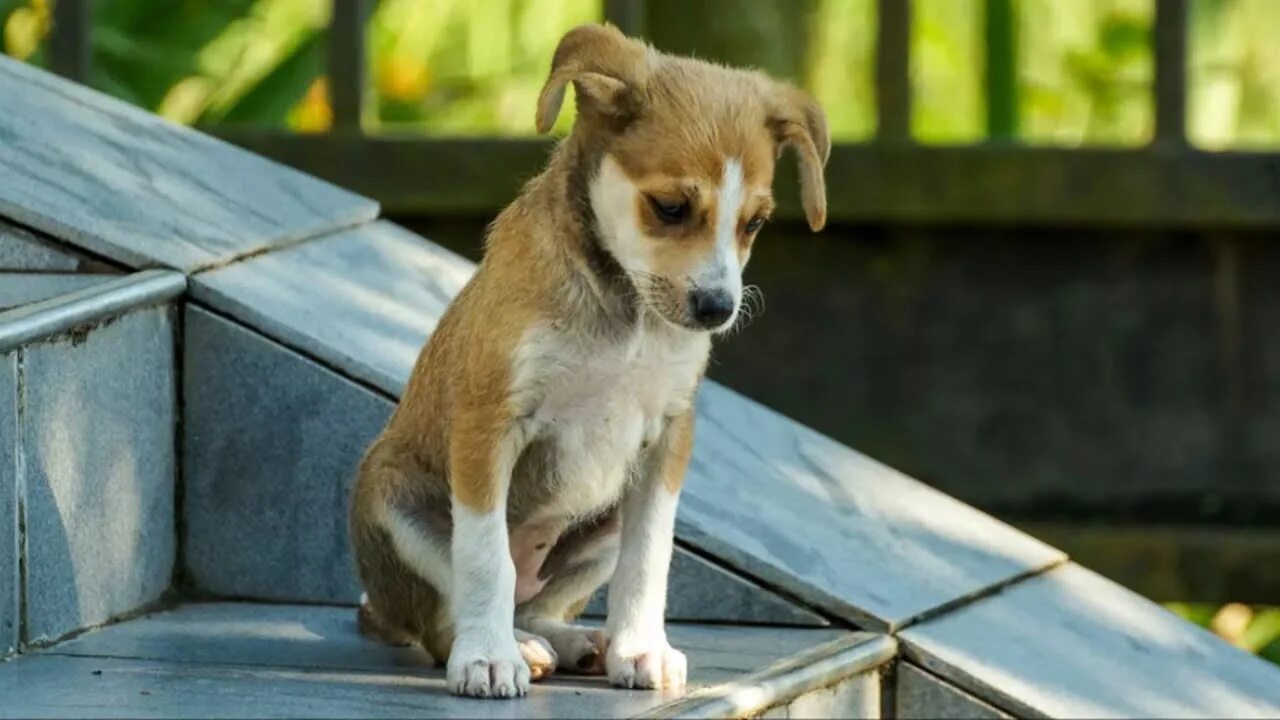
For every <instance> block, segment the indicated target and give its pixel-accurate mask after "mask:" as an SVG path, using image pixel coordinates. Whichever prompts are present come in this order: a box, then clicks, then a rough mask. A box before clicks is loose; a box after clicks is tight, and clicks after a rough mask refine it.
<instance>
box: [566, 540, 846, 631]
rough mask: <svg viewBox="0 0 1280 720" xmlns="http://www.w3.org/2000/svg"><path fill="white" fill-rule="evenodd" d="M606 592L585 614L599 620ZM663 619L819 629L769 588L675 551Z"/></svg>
mask: <svg viewBox="0 0 1280 720" xmlns="http://www.w3.org/2000/svg"><path fill="white" fill-rule="evenodd" d="M607 598H608V589H607V588H601V589H600V592H598V593H597V594H596V596H595V597H593V598H592V599H591V603H590V604H589V605H587V609H586V611H585V612H586V614H587V615H592V616H596V617H604V616H605V615H606V614H607V612H608V603H607ZM667 619H668V620H684V621H689V622H737V623H762V624H770V625H801V626H809V627H822V626H825V625H828V624H829V623H828V622H827V621H826V620H824V619H823V618H822V616H820V615H818V614H816V613H813V612H810V611H809V610H806V609H804V608H802V607H800V606H799V605H796V604H795V603H792V602H789V601H787V600H785V599H783V598H782V597H781V596H779V595H778V594H777V593H774V592H772V591H770V590H766V589H765V588H762V587H760V586H759V585H757V584H755V583H753V582H751V581H750V580H747V579H746V578H744V577H741V576H739V575H735V574H734V573H732V572H729V571H727V570H724V569H722V568H719V567H717V566H715V565H712V564H711V563H709V562H707V561H706V560H704V559H702V558H700V557H698V556H697V555H694V554H693V553H691V552H689V551H688V550H685V549H684V548H681V547H677V548H676V549H675V552H674V553H673V554H672V557H671V570H670V572H669V574H668V576H667Z"/></svg>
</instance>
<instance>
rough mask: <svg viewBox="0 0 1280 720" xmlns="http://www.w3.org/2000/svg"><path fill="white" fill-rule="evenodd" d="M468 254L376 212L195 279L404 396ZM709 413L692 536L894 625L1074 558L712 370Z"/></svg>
mask: <svg viewBox="0 0 1280 720" xmlns="http://www.w3.org/2000/svg"><path fill="white" fill-rule="evenodd" d="M471 267H472V266H471V265H470V264H469V263H468V262H466V261H465V260H462V259H460V258H458V257H457V256H455V255H453V254H452V253H449V252H447V251H445V250H442V249H440V248H438V247H436V246H434V245H432V244H431V243H430V242H428V241H426V240H424V239H422V238H420V237H418V236H416V235H412V234H410V233H408V232H406V231H404V230H401V229H399V228H395V227H394V226H391V225H387V224H382V223H380V224H377V225H370V226H366V227H364V228H361V229H359V230H355V231H352V232H349V233H344V234H342V235H339V236H335V237H331V238H325V239H323V240H319V241H316V242H311V243H307V244H305V245H303V246H300V247H296V248H291V249H289V250H286V251H283V252H277V253H272V254H270V255H267V256H265V257H261V258H254V259H252V260H249V261H246V262H244V263H239V264H236V265H234V266H231V267H229V268H225V269H222V270H217V271H213V272H208V273H203V274H200V275H197V276H196V277H195V278H193V280H192V292H193V293H194V294H195V296H196V297H197V298H199V299H200V300H201V301H202V302H206V303H209V304H210V305H212V306H214V307H217V308H219V309H221V310H223V311H224V312H227V313H229V314H230V315H232V316H234V317H236V318H239V319H240V320H242V321H243V322H245V323H247V324H249V325H251V326H253V327H255V328H257V329H259V330H261V331H262V332H265V333H266V334H268V335H270V336H272V337H275V338H278V339H280V340H281V341H283V342H285V343H287V344H289V345H291V346H293V347H296V348H300V349H302V350H303V351H304V352H306V353H307V354H308V355H311V356H314V357H316V358H318V359H320V360H321V361H323V362H324V363H326V364H328V365H329V366H331V367H333V368H336V369H338V370H339V371H341V372H343V373H346V374H347V375H349V376H351V377H354V378H357V379H360V380H364V381H366V382H368V383H370V384H372V385H374V386H375V387H377V388H379V389H381V390H383V391H384V392H386V393H388V394H389V395H392V396H396V397H398V396H399V393H400V391H401V388H402V387H403V386H404V383H405V382H406V381H407V379H408V377H409V373H410V370H411V369H412V366H413V363H414V360H415V359H416V357H417V354H418V351H419V350H420V347H421V345H422V343H423V342H424V341H425V339H426V337H427V336H428V335H429V334H430V332H431V331H432V330H433V329H434V327H435V323H436V322H437V321H438V319H439V317H440V314H441V313H442V312H443V311H444V308H445V307H446V306H447V304H448V302H449V300H450V298H451V297H452V296H453V294H455V293H456V292H457V291H458V289H459V288H460V287H461V286H462V285H463V284H464V283H465V281H466V280H467V278H468V277H469V276H470V273H471ZM699 416H700V420H699V428H698V432H697V444H696V448H695V451H694V463H693V470H692V474H691V477H690V479H689V482H687V483H686V486H685V487H686V489H685V492H684V496H683V500H682V502H681V510H680V525H679V535H680V536H681V538H682V539H684V540H685V541H686V542H687V543H688V544H690V545H692V546H694V547H696V548H697V549H698V550H699V551H700V552H703V553H706V554H708V555H711V556H714V557H717V558H719V559H721V560H723V561H725V562H726V563H727V564H728V565H730V566H731V567H733V568H735V569H737V570H739V571H742V572H743V573H744V574H745V575H747V576H748V577H751V578H755V579H759V580H761V581H763V582H764V584H766V585H769V586H778V587H785V588H787V589H788V590H789V591H790V592H793V593H795V594H796V595H798V596H799V597H800V598H801V599H803V600H804V601H805V602H807V603H809V604H811V605H812V606H814V607H817V608H819V609H822V610H825V611H827V612H829V613H831V614H834V615H837V616H839V617H843V618H845V619H847V620H849V621H850V622H854V623H858V624H859V625H861V626H863V627H868V628H874V629H886V628H894V627H898V626H900V625H903V624H905V623H907V622H909V621H910V620H912V619H914V618H916V617H918V616H920V615H921V614H923V613H926V612H929V611H931V610H934V609H936V608H938V607H941V606H943V605H946V604H948V603H953V602H956V601H957V600H960V599H962V598H965V597H968V596H971V595H974V594H977V593H981V592H984V591H987V590H989V589H990V588H992V587H994V586H998V585H1000V584H1002V583H1005V582H1008V581H1010V580H1012V579H1013V578H1016V577H1019V576H1022V575H1025V574H1027V573H1031V572H1034V571H1037V570H1040V569H1043V568H1045V567H1048V566H1050V565H1053V564H1055V563H1058V562H1060V561H1061V560H1062V559H1063V556H1062V554H1061V553H1059V552H1058V551H1056V550H1053V549H1052V548H1049V547H1048V546H1045V545H1043V544H1042V543H1039V542H1037V541H1035V540H1033V539H1031V538H1030V537H1028V536H1026V535H1023V534H1022V533H1019V532H1017V531H1016V530H1013V529H1012V528H1009V527H1008V526H1006V525H1004V524H1002V523H1000V522H998V521H996V520H994V519H992V518H990V517H989V516H987V515H984V514H982V513H980V512H978V511H976V510H973V509H972V508H969V507H967V506H965V505H963V504H962V503H959V502H957V501H955V500H953V499H951V498H948V497H946V496H945V495H943V494H941V493H938V492H935V491H933V490H931V489H929V488H928V487H926V486H925V485H923V484H921V483H918V482H916V481H914V480H911V479H910V478H907V477H905V476H903V475H901V474H900V473H897V472H894V471H893V470H890V469H889V468H886V467H884V466H882V465H879V464H878V463H875V462H874V461H872V460H870V459H868V458H866V457H864V456H862V455H860V454H858V453H856V452H854V451H852V450H850V449H848V448H846V447H844V446H841V445H839V444H837V443H835V442H833V441H831V440H829V439H827V438H825V437H823V436H821V435H818V434H817V433H815V432H812V431H810V430H808V429H806V428H804V427H803V426H800V425H798V424H797V423H795V422H793V421H791V420H788V419H787V418H785V417H782V416H781V415H778V414H776V413H773V412H770V411H768V410H767V409H765V408H763V407H761V406H759V405H757V404H755V403H752V402H750V401H748V400H746V399H745V398H742V397H741V396H738V395H736V394H734V393H732V392H730V391H728V390H725V389H724V388H722V387H720V386H717V385H715V384H714V383H707V384H706V385H704V390H703V392H702V394H701V398H700V400H699Z"/></svg>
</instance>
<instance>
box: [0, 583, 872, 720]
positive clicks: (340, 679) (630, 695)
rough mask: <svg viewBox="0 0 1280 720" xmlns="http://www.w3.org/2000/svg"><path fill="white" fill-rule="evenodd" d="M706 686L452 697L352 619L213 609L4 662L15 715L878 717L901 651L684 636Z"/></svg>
mask: <svg viewBox="0 0 1280 720" xmlns="http://www.w3.org/2000/svg"><path fill="white" fill-rule="evenodd" d="M670 635H671V639H672V642H673V644H675V645H677V646H678V647H680V648H682V649H684V650H685V652H686V653H687V654H688V656H689V663H690V672H691V687H690V688H689V695H688V696H685V697H681V694H679V693H673V692H671V691H662V692H652V691H639V690H618V689H614V688H612V687H609V685H608V683H607V682H605V681H604V680H603V679H602V678H598V677H597V678H586V677H574V676H564V675H557V676H555V677H553V678H552V679H550V680H549V681H546V682H542V683H537V684H535V685H534V687H533V689H532V690H531V691H530V694H529V696H528V697H526V698H524V699H522V700H473V699H461V698H455V697H452V696H450V695H449V694H448V692H447V690H446V687H445V683H444V673H443V670H442V669H440V668H435V667H431V666H429V665H427V664H426V663H427V657H426V656H425V654H423V653H421V652H420V651H418V650H416V649H408V648H392V647H387V646H384V645H379V644H376V643H373V642H371V641H368V640H366V639H364V638H363V637H361V636H360V635H359V633H358V632H357V630H356V625H355V611H354V609H352V608H346V607H342V608H338V607H320V606H297V605H294V606H288V605H262V604H243V603H209V604H193V605H186V606H182V607H180V608H178V609H176V610H173V611H169V612H163V613H157V614H154V615H150V616H147V617H143V618H139V619H135V620H131V621H128V622H124V623H121V624H118V625H114V626H111V627H107V628H103V629H100V630H96V631H92V632H89V633H86V634H84V635H82V636H80V637H77V638H75V639H74V640H71V641H68V642H64V643H62V644H59V645H57V646H54V647H51V648H48V649H45V650H43V651H40V652H37V653H34V654H31V655H27V656H23V657H20V658H18V659H16V660H13V661H12V662H10V663H7V664H4V665H0V697H3V698H5V702H3V703H0V717H34V716H39V717H82V716H84V715H86V714H91V715H93V716H95V717H128V718H143V717H170V718H193V717H198V718H222V717H227V718H252V717H317V718H319V717H341V718H356V717H459V718H465V717H513V718H519V717H599V718H604V717H610V718H612V717H635V716H639V715H645V716H649V717H705V716H707V712H706V711H707V710H708V709H711V708H725V707H732V708H733V713H734V714H735V716H751V715H759V714H766V713H768V714H769V716H772V717H785V716H786V712H787V711H788V709H789V708H790V709H791V710H792V711H793V712H792V715H793V716H796V717H855V716H857V717H878V716H879V711H880V672H879V668H881V667H882V666H884V664H885V663H887V662H889V661H890V660H891V659H892V657H893V655H894V650H895V642H894V641H893V640H892V639H891V638H888V637H885V636H881V635H875V634H871V633H850V632H845V631H840V630H833V629H818V628H760V627H733V626H715V625H696V624H675V625H672V626H671V628H670Z"/></svg>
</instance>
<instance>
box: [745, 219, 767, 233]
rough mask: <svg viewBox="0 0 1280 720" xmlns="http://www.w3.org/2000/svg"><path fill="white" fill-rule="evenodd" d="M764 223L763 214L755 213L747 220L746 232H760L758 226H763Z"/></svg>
mask: <svg viewBox="0 0 1280 720" xmlns="http://www.w3.org/2000/svg"><path fill="white" fill-rule="evenodd" d="M764 223H765V217H764V216H763V215H757V216H755V217H753V218H751V219H750V220H748V221H747V227H746V231H747V234H748V235H750V234H752V233H757V232H760V228H762V227H764Z"/></svg>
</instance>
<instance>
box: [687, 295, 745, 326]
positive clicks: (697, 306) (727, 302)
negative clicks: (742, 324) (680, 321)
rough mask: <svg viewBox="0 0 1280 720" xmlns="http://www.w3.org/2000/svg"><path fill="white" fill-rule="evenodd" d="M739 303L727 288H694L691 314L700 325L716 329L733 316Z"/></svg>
mask: <svg viewBox="0 0 1280 720" xmlns="http://www.w3.org/2000/svg"><path fill="white" fill-rule="evenodd" d="M736 306H737V303H736V302H735V301H734V299H733V295H731V294H730V293H729V292H728V291H727V290H694V291H693V292H691V293H689V315H690V317H692V318H693V321H694V322H695V323H697V324H698V327H700V328H702V329H704V330H714V329H716V328H718V327H720V326H721V325H724V324H725V323H726V322H728V321H729V318H731V317H733V311H734V308H735V307H736Z"/></svg>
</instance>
